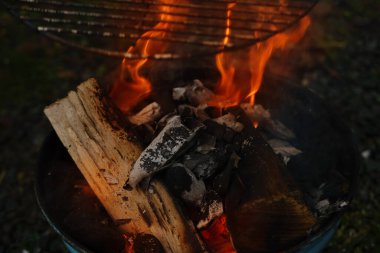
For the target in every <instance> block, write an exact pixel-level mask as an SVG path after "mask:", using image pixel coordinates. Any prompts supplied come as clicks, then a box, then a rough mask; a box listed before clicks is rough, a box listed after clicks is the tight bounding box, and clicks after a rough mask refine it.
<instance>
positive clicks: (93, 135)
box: [2, 0, 357, 253]
mask: <svg viewBox="0 0 380 253" xmlns="http://www.w3.org/2000/svg"><path fill="white" fill-rule="evenodd" d="M2 3H3V4H4V6H5V7H6V8H7V9H8V10H9V11H10V12H11V13H12V14H14V15H15V16H16V17H18V18H19V19H21V20H22V21H23V22H25V24H27V25H28V26H30V27H32V28H34V29H36V30H37V31H39V32H41V33H43V34H44V35H46V36H48V37H50V38H52V39H55V40H58V41H60V42H62V43H65V44H67V45H70V46H73V47H77V48H80V49H84V50H87V51H91V52H94V53H99V54H103V55H107V56H114V57H122V63H121V66H120V69H119V71H118V72H119V76H118V77H117V78H116V80H115V81H114V83H113V84H112V85H110V86H109V87H108V88H107V87H106V86H102V85H101V84H98V83H97V81H96V80H95V79H90V80H87V81H85V82H83V83H82V84H80V85H79V86H78V87H77V89H76V90H75V91H71V92H69V94H68V96H67V97H65V98H62V99H61V100H59V101H57V102H55V103H54V104H52V105H50V106H47V107H46V109H45V111H44V112H45V114H46V116H47V117H48V119H49V121H50V122H51V124H52V126H53V128H54V130H55V132H56V134H57V136H58V138H59V139H60V141H61V142H62V144H63V146H64V147H65V148H66V149H67V152H68V153H69V154H70V156H71V159H72V160H73V161H74V162H75V165H73V164H72V165H70V166H66V167H78V169H79V170H80V172H81V174H82V175H83V177H84V179H85V180H84V181H83V183H81V184H79V186H78V184H77V183H74V182H77V181H78V178H81V176H80V175H78V176H76V177H74V179H72V180H71V182H70V184H74V185H75V186H76V187H77V188H78V190H77V191H78V192H79V193H80V195H83V196H82V197H84V198H85V199H86V198H89V196H90V197H91V198H92V199H93V200H92V201H93V202H92V203H98V204H97V205H99V206H100V208H104V209H105V210H106V212H107V213H105V212H104V211H102V212H103V213H102V214H101V215H102V217H106V219H102V222H103V223H102V224H103V225H104V224H108V225H107V226H106V228H104V226H102V225H94V224H92V225H91V226H94V229H95V230H96V229H99V230H100V231H102V230H103V229H105V230H104V231H109V232H110V234H112V235H113V236H110V238H102V236H101V235H99V236H98V237H96V238H95V239H94V238H92V239H89V237H88V236H85V235H84V237H86V238H87V239H85V240H84V241H86V243H85V244H86V246H87V247H90V248H91V246H88V245H89V244H94V245H95V244H97V243H99V241H102V242H104V243H103V244H101V246H99V247H101V248H102V250H100V251H101V252H107V251H108V250H110V249H111V248H112V251H113V252H121V251H125V252H218V253H219V252H220V253H222V252H237V253H241V252H279V251H300V250H302V243H303V242H307V243H311V242H313V241H314V239H315V238H318V236H319V237H321V234H320V233H321V231H324V232H325V233H327V234H331V231H333V229H334V228H335V227H336V226H337V224H338V220H339V217H340V215H341V214H342V211H343V210H345V208H346V207H347V206H348V205H349V203H350V201H351V199H352V192H353V189H354V187H355V175H356V172H357V159H356V153H357V152H356V147H355V144H354V142H353V141H352V136H351V132H350V130H349V129H348V127H347V126H346V125H345V124H344V123H343V122H341V121H340V120H339V117H338V116H336V115H335V114H334V113H332V112H330V111H329V109H328V107H327V106H326V105H325V104H324V103H323V101H321V100H320V99H319V98H318V97H316V96H315V95H314V94H313V93H311V92H310V91H308V90H305V89H304V88H301V87H299V86H296V85H294V84H292V83H291V81H285V80H282V79H281V78H279V77H276V76H271V75H270V73H265V66H266V64H267V62H268V60H269V58H270V56H271V54H272V52H274V51H276V50H281V49H284V48H286V46H287V45H289V44H295V43H297V42H298V41H299V40H300V39H301V38H302V37H303V36H304V34H305V32H306V31H307V28H308V26H309V25H310V18H309V17H308V16H307V13H308V12H309V11H310V10H311V9H312V7H313V6H314V5H315V4H316V1H308V0H297V1H291V0H289V1H281V0H279V1H276V0H273V1H259V0H257V1H256V0H251V1H248V0H246V1H224V0H212V1H207V3H203V2H200V1H196V0H192V1H191V0H188V1H185V0H183V1H169V0H161V1H151V0H149V1H143V0H141V1H138V0H136V1H130V0H125V1H91V2H88V1H55V0H54V1H53V0H25V1H24V0H19V1H5V0H3V1H2ZM54 138H55V140H56V138H57V137H54ZM52 143H53V144H51V143H50V144H49V145H53V146H54V149H57V146H60V145H62V144H59V142H57V140H56V141H55V142H52ZM47 145H48V144H47ZM51 152H53V151H51ZM60 152H61V151H60ZM59 154H60V153H59V152H57V153H56V154H55V155H54V157H55V156H58V159H56V160H54V159H47V158H43V159H42V164H46V163H48V164H54V166H53V170H52V169H51V168H50V169H47V170H49V173H50V174H49V175H52V174H53V175H54V173H58V172H57V171H54V168H61V169H62V167H64V166H62V165H61V164H65V163H66V162H68V163H70V162H71V163H72V161H71V159H68V158H67V157H66V158H64V159H63V158H59ZM62 160H65V161H66V162H62ZM41 166H42V167H44V168H45V170H46V165H41ZM68 170H69V171H70V169H68ZM59 173H64V172H59ZM53 178H54V177H53ZM43 187H45V186H44V185H43V186H41V188H43ZM61 187H64V186H61ZM86 192H87V193H86ZM94 196H96V197H97V199H98V200H96V198H94ZM40 198H41V197H40ZM49 201H51V200H49ZM49 201H46V200H43V199H40V202H42V206H44V205H45V208H46V203H48V202H49ZM99 201H100V202H99ZM43 203H45V204H43ZM100 203H101V204H100ZM71 204H72V201H68V205H71ZM50 205H51V204H50ZM76 205H80V203H79V204H78V203H76ZM47 206H49V205H47ZM47 208H48V209H49V207H47ZM69 213H70V212H69ZM96 215H99V214H95V216H96ZM63 216H64V217H63V219H64V220H75V219H77V218H75V217H74V218H73V216H72V212H71V213H70V214H67V213H66V214H64V215H63ZM82 216H83V215H82ZM100 227H102V228H100ZM71 230H73V227H71ZM74 230H75V229H74ZM100 238H102V239H100ZM95 241H97V242H95ZM66 242H68V243H69V244H70V242H69V241H68V240H66ZM107 245H112V246H107ZM300 245H301V246H300ZM97 247H98V246H97ZM99 247H98V248H99ZM300 247H301V248H300ZM91 250H94V248H92V249H91Z"/></svg>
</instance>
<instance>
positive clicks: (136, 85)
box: [110, 0, 183, 113]
mask: <svg viewBox="0 0 380 253" xmlns="http://www.w3.org/2000/svg"><path fill="white" fill-rule="evenodd" d="M161 2H162V3H164V4H163V5H162V6H161V7H160V13H162V14H160V22H159V23H158V24H157V25H155V26H154V27H153V28H152V30H150V31H148V32H146V33H144V34H143V35H142V36H141V37H140V39H138V40H137V42H136V45H135V46H131V47H129V48H128V50H127V53H134V54H138V55H143V56H148V55H153V54H157V53H162V52H164V51H165V49H166V44H165V43H162V42H161V41H160V39H162V38H164V37H166V36H167V32H165V31H169V30H171V29H174V28H173V26H174V25H173V24H171V23H170V21H173V20H174V19H175V20H176V21H178V19H179V18H178V17H175V16H173V15H172V14H170V13H173V12H174V11H173V10H172V9H173V7H171V6H170V4H171V3H174V2H175V0H161ZM181 18H183V17H181ZM177 26H178V25H177ZM175 29H178V27H177V28H175ZM148 61H149V60H148V59H147V58H145V59H139V60H130V59H126V58H124V59H123V61H122V64H121V71H120V76H119V78H118V79H117V80H116V81H115V83H114V85H113V86H112V89H111V91H110V96H111V98H112V99H113V101H114V102H115V103H116V105H117V106H118V107H119V109H120V110H121V111H122V112H124V113H128V112H130V111H131V109H133V107H134V106H136V105H137V104H138V103H139V102H141V101H142V100H144V99H146V98H147V97H149V95H150V94H151V92H152V84H151V82H150V81H149V80H148V79H147V78H145V77H144V76H143V75H142V73H141V72H142V69H143V67H144V66H145V65H146V63H147V62H148ZM127 79H130V80H127Z"/></svg>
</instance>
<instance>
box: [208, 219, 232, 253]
mask: <svg viewBox="0 0 380 253" xmlns="http://www.w3.org/2000/svg"><path fill="white" fill-rule="evenodd" d="M226 222H227V221H226V216H225V215H222V216H220V217H219V218H218V219H216V220H215V221H214V222H213V223H212V224H211V226H210V227H208V228H207V229H206V230H203V231H202V232H201V233H202V237H203V238H204V240H205V241H206V243H207V245H208V246H209V247H210V249H212V252H215V253H235V252H236V251H235V250H234V248H233V247H232V243H231V240H230V233H229V232H228V230H227V224H226Z"/></svg>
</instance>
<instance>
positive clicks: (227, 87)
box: [110, 0, 310, 253]
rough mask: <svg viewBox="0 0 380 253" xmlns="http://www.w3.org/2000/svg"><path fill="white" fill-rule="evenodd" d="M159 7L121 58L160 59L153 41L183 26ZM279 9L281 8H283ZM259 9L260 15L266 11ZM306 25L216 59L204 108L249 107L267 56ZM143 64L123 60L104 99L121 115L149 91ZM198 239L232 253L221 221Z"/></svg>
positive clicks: (160, 47)
mask: <svg viewBox="0 0 380 253" xmlns="http://www.w3.org/2000/svg"><path fill="white" fill-rule="evenodd" d="M280 1H281V2H282V1H284V0H280ZM161 2H162V3H164V4H163V5H161V7H160V13H162V14H160V22H159V23H158V24H156V25H155V26H154V27H153V28H152V30H150V31H147V32H145V33H144V34H143V35H142V36H141V38H140V39H139V40H137V42H136V44H135V45H134V46H131V47H130V48H129V49H128V50H127V53H132V54H138V55H145V56H148V55H153V54H157V53H165V50H167V46H168V45H167V44H165V43H163V42H161V41H160V40H159V39H164V38H165V37H167V36H169V35H168V32H166V31H170V30H178V29H180V27H179V26H178V23H180V21H184V20H181V19H184V18H185V16H181V15H179V16H176V15H173V14H171V13H175V12H177V11H178V9H176V8H175V7H173V6H175V3H176V1H175V0H161ZM236 5H237V2H236V1H234V2H231V3H228V4H227V5H226V22H225V31H224V38H223V40H222V45H223V46H222V48H221V49H223V48H224V47H226V46H227V45H229V44H230V43H231V39H232V34H233V26H232V15H233V11H234V7H235V6H236ZM283 6H284V7H283V8H286V4H284V5H283ZM262 8H263V10H262V11H263V13H265V8H267V7H265V6H264V7H262ZM223 11H224V10H223ZM173 23H176V24H177V25H176V27H173V26H174V25H173ZM309 25H310V18H309V17H304V18H302V19H301V20H300V22H299V24H297V25H296V26H294V27H293V28H292V29H289V30H287V31H284V32H281V33H278V34H276V35H274V36H273V37H271V38H269V39H267V40H265V41H263V42H258V43H256V44H255V45H253V46H252V47H251V48H249V49H247V50H245V51H236V52H223V53H219V54H217V55H216V56H215V64H216V67H217V69H218V71H219V72H220V80H219V81H218V84H217V87H216V89H215V90H214V92H215V96H214V97H213V98H212V99H211V100H210V101H209V102H208V104H209V105H210V106H215V107H218V108H225V107H232V106H236V105H239V104H241V103H242V102H249V103H250V104H252V105H253V104H254V102H255V96H256V94H257V92H258V91H259V89H260V86H261V84H262V80H263V74H264V71H265V67H266V65H267V62H268V60H269V58H270V56H271V55H272V53H273V52H274V51H275V50H278V49H284V48H285V47H286V46H287V45H289V44H292V43H296V42H297V41H299V40H300V39H301V38H302V37H303V35H304V34H305V32H306V30H307V28H308V26H309ZM148 62H150V60H149V59H147V58H143V59H138V60H130V59H126V58H125V59H124V60H123V61H122V64H121V69H120V75H119V77H118V79H117V80H116V81H115V83H114V85H113V87H112V90H111V91H110V96H111V98H112V99H113V100H114V102H115V103H116V105H117V106H118V107H119V109H120V110H121V111H122V112H124V113H126V114H128V113H131V111H132V110H133V108H134V107H135V106H136V105H138V104H139V103H140V102H141V101H143V100H145V99H147V98H148V97H149V96H150V94H151V92H152V90H153V87H152V83H151V82H150V80H149V78H148V77H146V74H145V76H144V71H146V70H149V69H148V66H147V65H148V64H147V63H148ZM253 124H254V127H257V126H258V122H253ZM201 234H202V237H203V238H204V239H205V241H206V242H207V244H208V246H209V248H210V249H212V252H215V253H235V250H234V248H233V245H232V243H231V240H230V235H229V232H228V230H227V226H226V217H225V215H222V216H221V217H219V218H218V219H217V220H215V221H214V222H213V223H212V224H211V226H210V227H208V228H207V229H206V230H203V231H201ZM129 246H130V247H129V248H127V249H126V252H130V251H131V247H132V246H131V245H129Z"/></svg>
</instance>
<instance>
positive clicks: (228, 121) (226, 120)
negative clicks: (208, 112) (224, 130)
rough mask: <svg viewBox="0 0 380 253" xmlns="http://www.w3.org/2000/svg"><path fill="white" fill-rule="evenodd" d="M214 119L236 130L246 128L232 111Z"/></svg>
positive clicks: (239, 130)
mask: <svg viewBox="0 0 380 253" xmlns="http://www.w3.org/2000/svg"><path fill="white" fill-rule="evenodd" d="M213 120H214V121H215V122H216V123H218V124H219V125H224V126H226V127H229V128H231V129H232V130H234V131H235V132H241V131H242V130H243V129H244V125H243V124H242V123H240V122H238V121H236V117H235V115H233V114H232V113H227V114H225V115H223V116H220V117H219V118H216V119H213Z"/></svg>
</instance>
